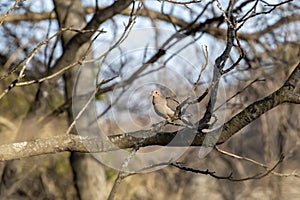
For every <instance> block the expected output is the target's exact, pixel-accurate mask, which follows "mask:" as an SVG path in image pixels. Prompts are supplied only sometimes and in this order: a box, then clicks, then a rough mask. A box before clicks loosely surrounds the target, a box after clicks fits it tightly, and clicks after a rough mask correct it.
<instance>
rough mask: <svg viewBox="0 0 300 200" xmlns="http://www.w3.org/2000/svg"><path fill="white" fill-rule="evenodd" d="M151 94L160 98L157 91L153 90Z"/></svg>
mask: <svg viewBox="0 0 300 200" xmlns="http://www.w3.org/2000/svg"><path fill="white" fill-rule="evenodd" d="M151 94H152V96H153V97H159V96H161V93H160V91H159V90H153V91H152V92H151Z"/></svg>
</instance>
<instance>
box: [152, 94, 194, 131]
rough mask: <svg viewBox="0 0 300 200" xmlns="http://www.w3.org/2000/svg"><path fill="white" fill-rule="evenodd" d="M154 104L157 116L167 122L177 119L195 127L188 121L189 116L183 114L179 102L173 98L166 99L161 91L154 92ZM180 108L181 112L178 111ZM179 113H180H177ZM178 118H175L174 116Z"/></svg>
mask: <svg viewBox="0 0 300 200" xmlns="http://www.w3.org/2000/svg"><path fill="white" fill-rule="evenodd" d="M152 104H153V107H154V110H155V112H156V114H157V115H159V116H161V117H163V118H165V119H166V120H167V121H171V120H172V119H174V117H175V118H177V119H179V120H181V121H182V122H184V123H185V124H186V125H189V126H193V124H192V123H191V122H190V121H189V120H188V119H187V118H188V116H187V115H182V114H181V108H179V107H178V106H180V103H179V101H177V100H176V99H174V98H171V97H164V96H163V95H162V93H161V92H160V91H159V90H153V91H152ZM178 108H179V109H180V110H178ZM177 111H179V112H177ZM175 114H176V115H178V116H174V115H175Z"/></svg>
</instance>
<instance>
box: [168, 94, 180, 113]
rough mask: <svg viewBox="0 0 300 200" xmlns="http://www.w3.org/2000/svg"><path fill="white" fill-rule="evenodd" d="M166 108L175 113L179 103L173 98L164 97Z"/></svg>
mask: <svg viewBox="0 0 300 200" xmlns="http://www.w3.org/2000/svg"><path fill="white" fill-rule="evenodd" d="M166 100H167V106H168V107H169V108H171V110H173V111H175V110H176V108H177V106H178V105H179V101H178V100H177V99H176V98H173V97H166Z"/></svg>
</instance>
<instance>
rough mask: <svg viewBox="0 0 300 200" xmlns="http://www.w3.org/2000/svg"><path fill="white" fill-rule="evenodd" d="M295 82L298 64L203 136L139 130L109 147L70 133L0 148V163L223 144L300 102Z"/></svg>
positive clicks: (112, 138) (99, 140) (113, 139)
mask: <svg viewBox="0 0 300 200" xmlns="http://www.w3.org/2000/svg"><path fill="white" fill-rule="evenodd" d="M299 80H300V63H298V64H297V66H296V67H295V69H294V71H293V72H292V73H291V75H290V76H289V77H288V79H287V81H286V82H285V83H284V84H283V86H282V87H281V88H279V89H278V90H276V91H275V92H273V93H272V94H270V95H269V96H267V97H265V98H263V99H261V100H258V101H256V102H254V103H252V104H250V105H249V106H248V107H246V108H245V109H244V110H243V111H241V112H240V113H238V114H236V115H235V116H234V117H232V118H231V119H230V120H229V121H227V122H226V123H225V124H224V125H223V126H222V127H220V128H218V129H216V130H214V131H211V132H209V133H207V134H203V133H202V132H197V129H189V128H184V129H182V130H180V131H178V132H177V131H176V132H156V131H155V130H140V131H135V132H130V133H125V134H119V135H112V136H109V137H108V138H109V140H110V141H111V142H112V143H113V144H112V143H111V142H109V141H107V140H103V138H102V137H96V138H95V137H94V138H89V137H81V136H77V135H72V134H70V135H60V136H54V137H51V138H46V139H37V140H34V141H29V142H20V143H13V144H4V145H0V160H1V161H5V160H13V159H20V158H24V157H30V156H37V155H42V154H50V153H58V152H64V151H76V152H82V153H90V152H105V151H112V150H116V149H118V148H122V149H123V148H134V147H135V146H136V144H140V145H139V146H140V147H145V146H151V145H161V146H165V145H172V146H187V145H190V146H202V145H203V141H204V139H205V140H206V144H214V143H215V141H216V139H217V135H218V133H219V132H220V131H221V135H220V137H219V139H218V142H217V145H218V144H221V143H224V142H226V141H227V140H228V139H229V138H231V137H232V136H233V135H234V134H236V133H237V132H238V131H239V130H241V129H242V128H244V127H245V126H247V125H248V124H250V123H251V122H253V121H254V120H255V119H257V118H258V117H260V116H261V115H262V114H264V113H266V112H267V111H269V110H271V109H272V108H275V107H276V106H278V105H280V104H282V103H285V102H288V103H300V102H299V98H298V99H296V100H295V96H297V97H299V96H300V95H299V94H295V93H294V89H295V87H296V85H297V83H298V82H299ZM195 132H197V134H196V136H195V137H194V139H193V141H190V140H189V139H187V138H189V137H187V135H188V134H195ZM175 136H177V137H179V139H178V140H177V141H175V142H174V141H173V142H172V144H169V143H170V142H171V141H172V139H173V138H174V137H175ZM141 141H142V142H141ZM86 147H88V148H86Z"/></svg>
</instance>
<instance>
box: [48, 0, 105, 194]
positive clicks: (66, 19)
mask: <svg viewBox="0 0 300 200" xmlns="http://www.w3.org/2000/svg"><path fill="white" fill-rule="evenodd" d="M53 2H54V5H55V12H56V15H57V17H58V20H59V26H60V27H61V28H63V27H64V28H65V27H71V26H72V28H75V29H82V28H84V26H85V25H86V20H85V12H84V9H83V7H82V4H81V1H80V0H54V1H53ZM75 34H76V32H70V31H67V32H64V34H63V35H62V45H63V49H64V48H65V46H66V44H67V43H68V42H69V41H70V39H71V38H72V37H73V36H74V35H75ZM88 46H89V43H86V44H84V45H82V46H81V48H79V49H74V57H73V58H68V59H70V61H69V62H70V63H71V62H75V61H77V60H78V59H80V58H81V57H82V55H83V54H84V53H85V52H86V50H87V48H88ZM89 56H90V57H92V55H91V54H89V55H88V57H89ZM85 67H86V66H85ZM83 71H84V70H83ZM77 72H78V68H73V69H72V70H70V71H68V72H66V74H65V75H64V81H65V98H66V101H67V100H68V99H70V98H71V97H72V92H73V87H74V83H75V79H76V76H77ZM84 73H85V72H83V74H84ZM90 75H91V74H89V72H87V73H85V74H84V75H83V77H84V76H86V78H87V79H88V77H87V76H90ZM67 112H68V121H69V124H70V123H71V122H72V121H73V114H72V106H69V109H68V111H67ZM70 162H71V165H72V169H73V173H74V182H75V184H76V189H77V196H78V198H79V199H91V200H93V199H104V198H105V196H106V193H105V191H106V178H105V174H104V169H103V166H102V165H101V164H100V163H99V162H97V161H96V160H95V159H94V158H93V157H92V156H91V155H89V154H80V153H74V152H72V153H71V157H70Z"/></svg>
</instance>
